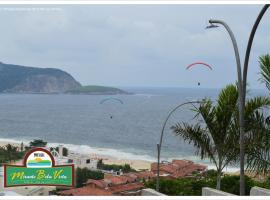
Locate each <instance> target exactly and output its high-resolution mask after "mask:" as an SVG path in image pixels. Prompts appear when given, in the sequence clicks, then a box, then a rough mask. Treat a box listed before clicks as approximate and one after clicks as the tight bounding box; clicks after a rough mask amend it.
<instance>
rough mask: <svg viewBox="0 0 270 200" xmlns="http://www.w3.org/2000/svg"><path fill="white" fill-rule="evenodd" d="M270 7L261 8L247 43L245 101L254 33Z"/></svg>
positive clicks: (244, 81)
mask: <svg viewBox="0 0 270 200" xmlns="http://www.w3.org/2000/svg"><path fill="white" fill-rule="evenodd" d="M268 8H269V4H265V5H264V6H263V8H262V10H261V12H260V13H259V15H258V17H257V19H256V21H255V23H254V25H253V27H252V30H251V32H250V36H249V39H248V44H247V49H246V55H245V61H244V68H243V95H244V98H243V101H244V102H245V100H246V89H247V72H248V62H249V55H250V50H251V47H252V43H253V39H254V35H255V33H256V30H257V28H258V26H259V23H260V21H261V19H262V17H263V15H264V13H265V12H266V10H267V9H268Z"/></svg>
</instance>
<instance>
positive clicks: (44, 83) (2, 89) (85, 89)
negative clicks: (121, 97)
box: [0, 62, 129, 94]
mask: <svg viewBox="0 0 270 200" xmlns="http://www.w3.org/2000/svg"><path fill="white" fill-rule="evenodd" d="M0 93H32V94H33V93H38V94H40V93H47V94H50V93H69V94H129V93H128V92H125V91H123V90H120V89H118V88H112V87H105V86H82V85H81V84H80V83H79V82H78V81H76V80H75V79H74V78H73V77H72V76H71V75H70V74H68V73H67V72H65V71H63V70H60V69H55V68H37V67H28V66H21V65H12V64H5V63H2V62H0Z"/></svg>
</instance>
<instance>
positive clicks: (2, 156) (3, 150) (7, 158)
mask: <svg viewBox="0 0 270 200" xmlns="http://www.w3.org/2000/svg"><path fill="white" fill-rule="evenodd" d="M23 156H24V152H22V151H19V149H18V147H16V146H13V145H11V144H7V145H5V146H3V147H0V165H1V164H3V163H9V162H12V161H16V160H19V159H22V158H23Z"/></svg>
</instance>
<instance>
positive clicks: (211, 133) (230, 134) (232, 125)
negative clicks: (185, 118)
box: [172, 85, 270, 189]
mask: <svg viewBox="0 0 270 200" xmlns="http://www.w3.org/2000/svg"><path fill="white" fill-rule="evenodd" d="M237 104H238V91H237V86H235V85H228V86H226V87H225V88H224V89H222V91H221V92H220V94H219V96H218V100H217V103H216V104H214V103H213V101H211V100H210V99H204V100H203V102H202V103H201V104H200V106H199V107H198V108H196V107H195V109H193V111H194V112H195V117H201V118H202V121H203V122H204V123H201V122H197V123H195V124H188V123H177V124H176V125H174V126H172V129H173V131H174V133H175V134H176V135H178V136H181V137H182V138H183V139H184V140H185V141H188V142H189V143H191V144H193V145H194V147H195V148H196V149H197V152H196V153H197V154H198V155H200V156H201V159H205V158H209V159H210V161H211V162H213V163H214V165H215V167H216V170H217V184H216V189H220V183H221V175H222V171H223V169H224V168H225V167H226V166H227V165H228V164H233V163H236V162H237V161H238V159H239V123H238V115H239V114H238V105H237ZM263 106H270V99H268V98H266V97H257V98H254V99H249V100H248V101H247V104H246V110H247V111H246V113H245V119H248V121H245V123H246V130H245V131H246V132H248V133H249V134H248V136H249V137H247V138H248V139H250V140H251V139H252V138H254V137H255V136H254V135H255V130H256V129H257V128H259V129H260V133H261V134H263V133H264V131H265V130H264V129H263V128H261V127H259V126H258V124H259V123H258V122H256V123H253V122H254V120H257V118H259V117H261V118H263V117H264V116H263V113H261V112H259V109H260V108H262V107H263ZM260 122H261V121H260ZM261 134H260V135H261ZM248 144H249V148H248V149H249V151H250V150H251V149H252V145H251V142H250V143H248Z"/></svg>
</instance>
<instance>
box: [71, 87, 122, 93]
mask: <svg viewBox="0 0 270 200" xmlns="http://www.w3.org/2000/svg"><path fill="white" fill-rule="evenodd" d="M102 92H112V93H126V92H125V91H123V90H120V89H118V88H114V87H105V86H98V85H87V86H81V87H79V88H76V89H73V90H68V91H67V93H74V94H78V93H102Z"/></svg>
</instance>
